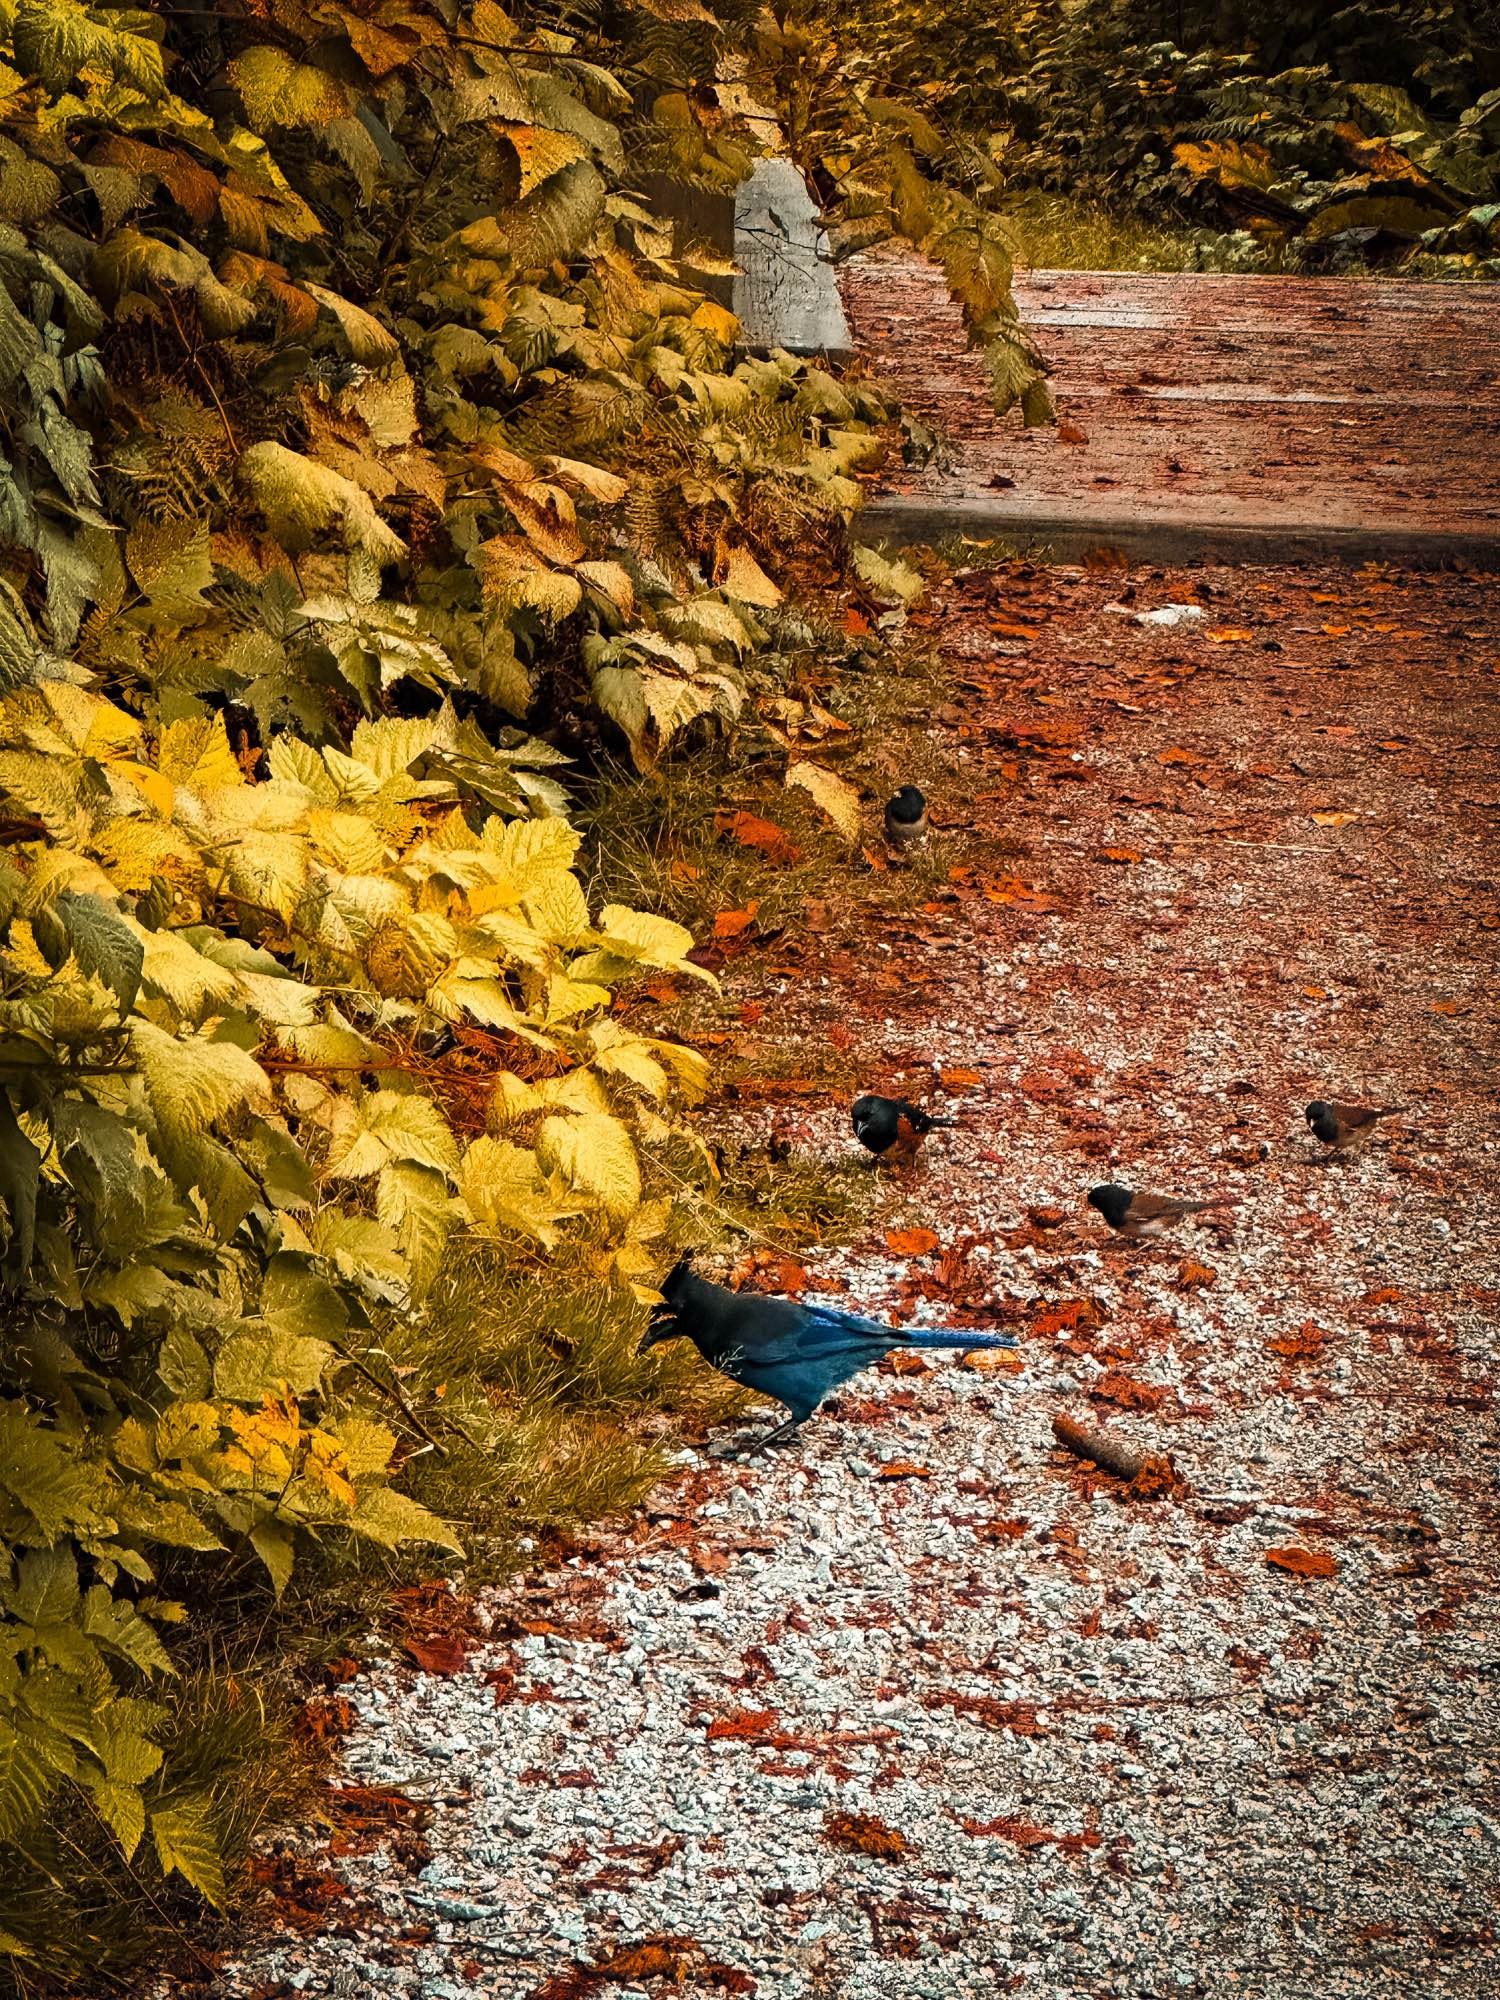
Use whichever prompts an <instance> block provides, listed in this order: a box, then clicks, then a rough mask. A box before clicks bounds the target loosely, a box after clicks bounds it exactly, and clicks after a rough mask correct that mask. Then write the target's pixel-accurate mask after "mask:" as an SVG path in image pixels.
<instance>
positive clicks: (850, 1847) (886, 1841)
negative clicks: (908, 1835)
mask: <svg viewBox="0 0 1500 2000" xmlns="http://www.w3.org/2000/svg"><path fill="white" fill-rule="evenodd" d="M823 1838H824V1839H825V1840H826V1841H827V1842H828V1843H829V1845H830V1846H832V1847H842V1848H844V1849H846V1850H847V1851H848V1852H849V1853H851V1854H869V1855H873V1856H874V1858H875V1859H876V1860H877V1861H899V1860H900V1859H901V1857H902V1855H903V1854H905V1852H906V1841H905V1840H904V1839H903V1838H902V1836H901V1835H900V1834H899V1833H897V1832H896V1831H895V1829H894V1828H893V1827H889V1826H887V1825H886V1823H885V1821H884V1820H883V1819H876V1817H875V1815H874V1814H873V1813H830V1814H829V1815H828V1817H827V1819H825V1820H824V1822H823Z"/></svg>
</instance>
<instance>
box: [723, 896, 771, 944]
mask: <svg viewBox="0 0 1500 2000" xmlns="http://www.w3.org/2000/svg"><path fill="white" fill-rule="evenodd" d="M759 908H760V904H759V903H754V902H752V903H749V904H747V905H746V907H745V908H744V909H743V910H720V912H719V914H718V915H717V916H716V917H715V918H714V936H715V937H716V938H732V937H739V936H740V934H741V932H743V931H747V930H749V928H750V926H751V925H752V924H753V923H754V922H755V913H756V911H757V910H758V909H759Z"/></svg>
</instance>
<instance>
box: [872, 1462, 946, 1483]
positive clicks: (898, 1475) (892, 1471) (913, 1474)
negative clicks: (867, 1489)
mask: <svg viewBox="0 0 1500 2000" xmlns="http://www.w3.org/2000/svg"><path fill="white" fill-rule="evenodd" d="M875 1477H876V1478H877V1479H931V1477H932V1467H931V1466H930V1465H918V1464H917V1463H916V1461H915V1460H914V1459H910V1458H893V1459H890V1460H888V1461H887V1463H886V1464H884V1465H877V1466H876V1468H875Z"/></svg>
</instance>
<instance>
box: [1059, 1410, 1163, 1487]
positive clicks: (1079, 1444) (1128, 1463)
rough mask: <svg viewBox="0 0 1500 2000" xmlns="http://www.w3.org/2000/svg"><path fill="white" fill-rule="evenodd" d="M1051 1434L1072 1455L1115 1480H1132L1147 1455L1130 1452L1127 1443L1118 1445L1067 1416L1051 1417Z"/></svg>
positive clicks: (1147, 1453)
mask: <svg viewBox="0 0 1500 2000" xmlns="http://www.w3.org/2000/svg"><path fill="white" fill-rule="evenodd" d="M1052 1435H1053V1436H1054V1437H1055V1438H1056V1439H1057V1441H1058V1443H1059V1444H1060V1445H1061V1446H1062V1447H1063V1449H1064V1450H1065V1451H1070V1452H1072V1454H1073V1456H1074V1457H1075V1458H1087V1459H1089V1460H1091V1461H1092V1462H1093V1463H1094V1464H1095V1465H1097V1466H1099V1467H1100V1468H1101V1469H1102V1470H1103V1471H1105V1472H1112V1473H1113V1474H1114V1475H1115V1477H1116V1478H1117V1479H1134V1478H1135V1476H1136V1474H1137V1473H1138V1472H1139V1471H1140V1470H1141V1468H1142V1466H1143V1465H1145V1463H1146V1461H1147V1459H1149V1458H1150V1456H1151V1454H1150V1452H1146V1451H1132V1449H1131V1448H1130V1446H1129V1445H1125V1444H1119V1443H1117V1442H1116V1441H1115V1439H1113V1438H1108V1437H1105V1436H1103V1435H1102V1434H1101V1433H1100V1432H1099V1431H1086V1430H1085V1429H1084V1427H1083V1425H1082V1424H1075V1423H1074V1422H1073V1419H1072V1418H1071V1417H1054V1418H1053V1419H1052Z"/></svg>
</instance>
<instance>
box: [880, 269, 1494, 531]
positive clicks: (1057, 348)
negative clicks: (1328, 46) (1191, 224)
mask: <svg viewBox="0 0 1500 2000" xmlns="http://www.w3.org/2000/svg"><path fill="white" fill-rule="evenodd" d="M841 288H842V290H843V294H844V301H845V306H846V309H847V311H848V315H849V319H850V322H851V325H852V327H853V330H854V338H855V343H856V346H857V348H858V350H859V352H860V353H861V355H863V356H864V357H866V358H867V360H868V361H869V363H870V365H871V367H872V368H873V370H874V372H875V373H876V374H877V375H879V376H881V377H883V378H884V379H886V380H888V381H889V382H890V383H892V385H893V386H894V387H896V388H897V389H899V390H900V392H901V394H902V396H903V397H904V398H905V399H906V401H907V403H908V404H909V406H910V408H911V409H912V410H913V411H914V412H915V413H916V414H917V415H919V416H921V417H922V418H923V419H924V421H926V422H927V423H929V424H931V425H932V426H933V427H934V428H935V429H937V430H938V431H939V432H940V433H941V434H942V435H943V436H944V437H945V439H946V440H947V442H948V446H949V450H950V452H951V455H952V459H953V463H952V465H951V466H950V467H949V468H947V469H946V470H944V469H939V468H937V467H928V468H926V469H924V470H921V471H916V470H904V469H902V468H900V467H897V468H896V469H895V470H894V471H892V472H891V473H890V474H888V475H887V477H886V479H885V481H884V482H883V483H882V486H881V487H880V489H879V491H878V492H877V493H876V494H875V495H874V496H873V497H872V501H871V504H870V506H869V507H868V508H867V510H866V512H865V514H864V515H863V517H862V521H861V532H862V533H863V534H864V535H865V536H866V537H868V538H869V539H872V540H882V539H883V540H889V541H894V542H917V541H932V540H934V539H937V538H938V537H941V536H944V535H948V534H953V533H958V534H965V535H971V536H975V537H982V538H998V537H1003V538H1006V539H1009V540H1014V541H1016V542H1018V543H1021V544H1023V545H1025V544H1030V545H1037V546H1043V545H1045V546H1049V547H1051V548H1052V549H1054V550H1055V551H1056V552H1057V553H1059V554H1071V555H1076V554H1079V553H1082V552H1086V551H1087V550H1088V549H1090V548H1093V547H1099V546H1105V547H1114V548H1118V549H1120V550H1122V551H1124V552H1125V553H1127V554H1129V555H1131V556H1134V557H1138V558H1145V559H1151V560H1157V561H1163V562H1167V561H1172V562H1175V561H1193V560H1221V561H1256V562H1269V561H1299V560H1326V559H1328V558H1329V557H1337V558H1342V559H1346V560H1350V561H1367V560H1372V559H1373V560H1380V559H1386V560H1390V561H1399V562H1416V563H1441V562H1445V561H1449V560H1452V559H1455V558H1458V559H1465V560H1468V561H1470V562H1477V563H1480V564H1482V565H1484V566H1486V567H1489V566H1495V567H1500V284H1452V285H1436V284H1411V283H1404V282H1401V281H1396V280H1388V279H1307V278H1242V277H1207V276H1194V275H1177V274H1159V273H1151V274H1143V273H1136V272H1108V271H1104V272H1100V271H1033V272H1031V273H1029V274H1028V275H1027V276H1026V277H1025V278H1024V279H1023V280H1022V281H1021V282H1020V284H1019V285H1018V287H1017V297H1018V302H1019V304H1020V308H1021V313H1022V317H1023V319H1024V320H1025V322H1026V323H1027V324H1028V325H1029V326H1030V327H1032V328H1033V329H1034V331H1035V333H1036V335H1037V338H1038V339H1039V341H1040V342H1041V345H1042V347H1043V349H1044V351H1045V353H1046V354H1047V356H1048V359H1049V361H1050V362H1051V364H1052V367H1053V370H1054V374H1053V388H1054V391H1055V394H1056V397H1057V403H1058V408H1059V411H1060V413H1061V415H1062V417H1063V418H1064V419H1065V422H1064V423H1063V424H1062V425H1061V426H1060V427H1059V429H1058V430H1056V431H1030V432H1028V431H1024V430H1023V429H1022V427H1021V424H1020V420H1019V418H1018V417H1016V416H1015V415H1012V416H1010V417H1008V418H1006V419H1004V420H1000V419H997V418H996V417H995V415H994V413H993V411H992V410H991V408H990V405H989V400H988V387H987V380H986V372H985V369H984V367H983V364H982V363H981V361H980V360H979V358H978V357H977V356H976V355H973V354H971V353H969V352H967V351H966V349H965V345H964V334H963V328H962V326H961V324H960V321H959V317H958V314H957V312H956V310H955V309H954V307H953V306H952V304H951V303H950V301H949V300H948V297H947V294H946V292H945V290H944V288H943V283H942V279H941V277H940V276H939V274H938V273H937V272H936V271H934V270H932V269H931V268H929V267H928V266H926V265H923V264H919V263H915V262H911V261H907V260H899V261H898V260H895V259H872V260H870V261H868V262H861V263H855V264H851V265H848V266H846V267H845V269H844V271H843V272H842V274H841Z"/></svg>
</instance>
